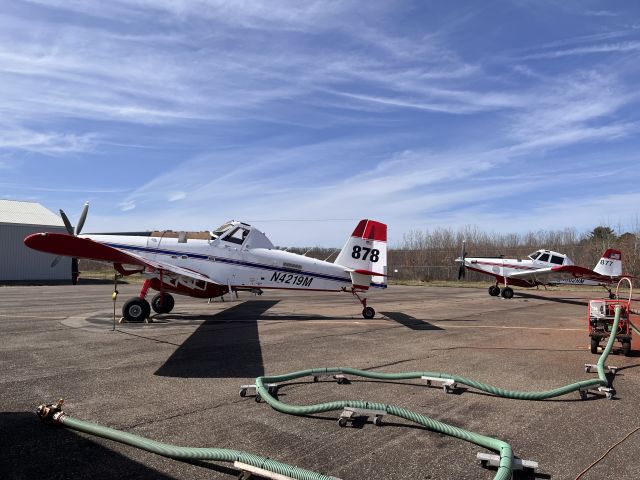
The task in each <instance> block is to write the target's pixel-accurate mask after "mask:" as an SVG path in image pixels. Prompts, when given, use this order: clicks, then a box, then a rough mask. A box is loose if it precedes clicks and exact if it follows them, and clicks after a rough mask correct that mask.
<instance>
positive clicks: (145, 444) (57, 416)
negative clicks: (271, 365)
mask: <svg viewBox="0 0 640 480" xmlns="http://www.w3.org/2000/svg"><path fill="white" fill-rule="evenodd" d="M620 312H621V308H620V306H619V305H618V306H616V308H615V318H614V321H613V327H612V331H616V329H617V327H618V322H619V320H620ZM614 340H615V336H614V335H612V336H610V337H609V340H608V342H607V345H606V347H605V349H604V350H603V352H602V354H601V355H600V358H599V359H598V363H597V371H598V379H593V380H583V381H580V382H576V383H572V384H569V385H565V386H563V387H558V388H554V389H552V390H547V391H540V392H520V391H513V390H505V389H502V388H498V387H494V386H492V385H487V384H484V383H480V382H476V381H474V380H471V379H468V378H466V377H462V376H458V375H450V374H446V373H439V372H407V373H382V372H371V371H366V370H358V369H355V368H314V369H309V370H301V371H298V372H292V373H287V374H284V375H273V376H262V377H258V378H256V383H255V388H256V392H257V395H258V396H259V397H258V398H259V399H262V400H264V401H265V402H266V403H268V404H269V405H270V406H271V407H272V408H273V409H275V410H277V411H279V412H282V413H287V414H291V415H309V414H317V413H321V412H328V411H335V410H343V409H344V408H345V407H349V408H356V409H371V410H378V411H384V412H386V413H387V414H389V415H394V416H396V417H399V418H403V419H405V420H408V421H411V422H414V423H417V424H418V425H421V426H423V427H425V428H426V429H428V430H432V431H434V432H438V433H443V434H445V435H449V436H452V437H455V438H459V439H461V440H465V441H467V442H471V443H474V444H476V445H478V446H481V447H484V448H487V449H489V450H493V451H495V452H497V453H498V454H499V456H500V462H499V466H498V469H497V471H496V474H495V477H494V480H507V479H510V478H511V474H512V470H513V460H514V455H513V449H512V447H511V445H509V444H508V443H507V442H504V441H502V440H499V439H496V438H491V437H487V436H485V435H481V434H479V433H474V432H470V431H468V430H464V429H462V428H458V427H455V426H452V425H448V424H446V423H443V422H439V421H437V420H434V419H432V418H429V417H427V416H425V415H422V414H419V413H414V412H412V411H410V410H407V409H405V408H401V407H398V406H395V405H387V404H383V403H376V402H366V401H361V400H339V401H333V402H328V403H319V404H314V405H289V404H286V403H284V402H281V401H280V400H278V399H277V398H275V397H274V396H273V395H272V391H273V390H272V387H271V386H270V385H271V384H273V383H277V382H287V381H291V380H295V379H298V378H301V377H305V376H318V375H336V374H349V375H354V376H359V377H364V378H371V379H377V380H410V379H416V378H421V377H423V376H429V377H435V378H440V379H445V380H453V381H455V382H457V383H461V384H463V385H467V386H469V387H472V388H475V389H477V390H481V391H483V392H487V393H490V394H493V395H496V396H499V397H504V398H512V399H518V400H545V399H549V398H553V397H558V396H561V395H565V394H567V393H570V392H574V391H578V390H584V389H589V388H594V387H598V386H606V385H609V381H608V380H607V377H606V375H605V369H606V367H605V362H606V360H607V357H608V356H609V353H610V352H611V349H612V347H613V342H614ZM37 414H38V416H40V418H41V419H42V420H45V421H50V422H53V423H55V424H58V425H61V426H64V427H66V428H70V429H72V430H77V431H81V432H84V433H88V434H90V435H95V436H98V437H102V438H106V439H109V440H113V441H116V442H120V443H123V444H126V445H131V446H133V447H136V448H140V449H142V450H145V451H148V452H151V453H156V454H158V455H162V456H164V457H169V458H173V459H176V460H181V461H194V460H212V461H221V462H241V463H244V464H247V465H251V466H254V467H257V468H260V469H263V470H266V471H269V472H272V473H275V474H279V475H284V476H286V477H288V478H293V479H296V480H335V477H331V476H327V475H323V474H321V473H318V472H313V471H310V470H305V469H302V468H299V467H296V466H293V465H289V464H286V463H282V462H279V461H277V460H273V459H270V458H267V457H262V456H259V455H255V454H252V453H247V452H243V451H240V450H232V449H223V448H193V447H182V446H177V445H171V444H167V443H162V442H158V441H155V440H151V439H148V438H145V437H141V436H139V435H134V434H131V433H128V432H123V431H121V430H116V429H113V428H109V427H106V426H103V425H100V424H97V423H92V422H87V421H84V420H80V419H77V418H74V417H71V416H69V415H67V414H66V413H64V412H63V411H62V401H59V402H58V403H57V404H50V405H40V406H39V407H38V409H37Z"/></svg>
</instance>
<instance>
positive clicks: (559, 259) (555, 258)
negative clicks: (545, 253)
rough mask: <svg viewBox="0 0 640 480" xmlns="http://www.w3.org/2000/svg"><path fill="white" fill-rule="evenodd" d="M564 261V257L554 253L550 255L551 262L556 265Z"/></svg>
mask: <svg viewBox="0 0 640 480" xmlns="http://www.w3.org/2000/svg"><path fill="white" fill-rule="evenodd" d="M563 262H564V258H562V257H558V256H556V255H551V263H555V264H556V265H562V263H563Z"/></svg>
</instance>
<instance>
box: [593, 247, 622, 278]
mask: <svg viewBox="0 0 640 480" xmlns="http://www.w3.org/2000/svg"><path fill="white" fill-rule="evenodd" d="M593 271H594V272H596V273H599V274H600V275H606V276H608V277H619V276H620V275H622V252H620V250H613V249H612V248H609V249H608V250H607V251H606V252H604V253H603V254H602V258H601V259H600V260H598V263H596V266H595V268H594V269H593Z"/></svg>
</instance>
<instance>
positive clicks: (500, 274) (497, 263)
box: [464, 250, 600, 287]
mask: <svg viewBox="0 0 640 480" xmlns="http://www.w3.org/2000/svg"><path fill="white" fill-rule="evenodd" d="M464 262H465V266H466V268H468V269H469V270H473V271H475V272H479V273H483V274H486V275H491V276H493V277H494V278H495V279H496V282H497V283H505V277H506V278H507V282H508V284H509V285H514V286H519V287H535V286H536V285H549V284H553V285H556V284H565V285H567V284H568V285H600V283H599V282H596V281H594V280H589V279H586V278H567V279H562V280H560V279H559V280H555V281H553V282H552V283H550V282H543V281H537V280H535V279H521V278H510V277H511V275H513V274H514V273H519V272H524V271H529V272H535V271H536V270H540V269H543V268H545V269H547V268H549V267H554V266H560V265H573V262H572V261H571V259H570V258H569V257H568V256H567V255H565V254H562V253H558V252H553V251H551V250H538V251H537V252H534V253H532V254H531V255H529V257H528V258H525V259H521V258H503V257H486V258H485V257H467V258H465V260H464Z"/></svg>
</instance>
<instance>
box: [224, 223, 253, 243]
mask: <svg viewBox="0 0 640 480" xmlns="http://www.w3.org/2000/svg"><path fill="white" fill-rule="evenodd" d="M247 235H249V230H247V229H244V228H241V227H237V228H236V229H235V230H233V231H232V232H231V233H230V234H228V235H227V236H226V237H224V241H225V242H231V243H237V244H238V245H242V244H243V243H244V240H245V238H247Z"/></svg>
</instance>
